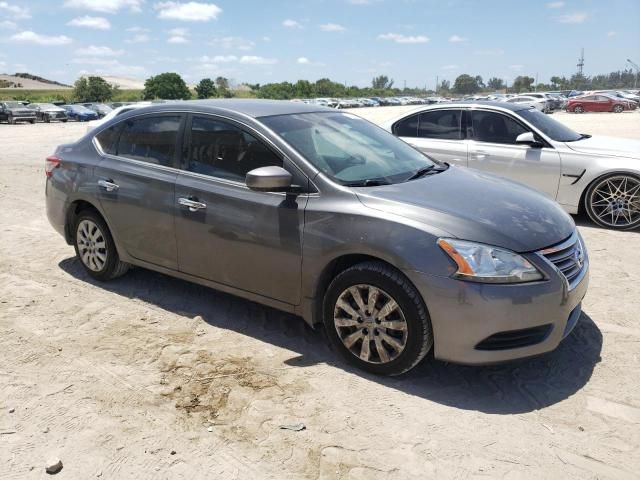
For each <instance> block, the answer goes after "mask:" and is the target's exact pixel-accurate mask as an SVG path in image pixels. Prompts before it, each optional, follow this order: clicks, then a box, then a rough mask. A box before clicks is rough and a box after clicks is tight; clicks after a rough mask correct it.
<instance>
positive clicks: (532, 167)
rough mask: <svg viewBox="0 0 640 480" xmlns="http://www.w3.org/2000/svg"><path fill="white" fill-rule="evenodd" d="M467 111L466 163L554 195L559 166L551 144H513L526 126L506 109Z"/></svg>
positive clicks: (527, 130) (558, 156)
mask: <svg viewBox="0 0 640 480" xmlns="http://www.w3.org/2000/svg"><path fill="white" fill-rule="evenodd" d="M468 115H469V116H470V117H471V118H469V119H468V120H467V122H466V123H467V138H469V162H468V165H469V167H471V168H475V169H477V170H482V171H484V172H488V173H493V174H495V175H500V176H502V177H506V178H510V179H512V180H515V181H518V182H521V183H524V184H526V185H529V186H530V187H533V188H535V189H536V190H539V191H541V192H544V193H546V194H547V195H549V196H550V197H551V198H553V199H555V198H556V195H557V194H558V184H559V182H560V171H561V168H560V155H559V153H558V152H557V151H556V150H555V149H554V148H553V147H551V146H550V145H547V144H545V143H544V142H542V144H543V145H544V146H542V147H532V146H529V145H517V144H516V137H517V136H518V135H520V134H521V133H525V132H529V131H530V130H529V129H528V128H527V127H526V126H525V125H524V124H522V123H521V122H519V121H518V120H517V119H515V118H514V117H513V116H511V115H507V114H506V113H502V112H496V111H489V110H483V109H472V110H470V111H469V113H468ZM534 135H535V134H534ZM541 140H542V139H541Z"/></svg>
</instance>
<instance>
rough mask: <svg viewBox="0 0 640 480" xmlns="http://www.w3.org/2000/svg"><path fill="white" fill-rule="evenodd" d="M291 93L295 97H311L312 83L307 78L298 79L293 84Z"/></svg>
mask: <svg viewBox="0 0 640 480" xmlns="http://www.w3.org/2000/svg"><path fill="white" fill-rule="evenodd" d="M293 94H294V96H295V97H297V98H309V97H313V85H311V83H310V82H309V81H308V80H298V81H297V82H296V83H295V85H294V86H293Z"/></svg>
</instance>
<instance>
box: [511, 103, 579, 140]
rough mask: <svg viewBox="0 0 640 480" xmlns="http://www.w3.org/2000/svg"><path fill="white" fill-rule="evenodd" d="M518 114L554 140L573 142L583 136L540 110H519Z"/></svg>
mask: <svg viewBox="0 0 640 480" xmlns="http://www.w3.org/2000/svg"><path fill="white" fill-rule="evenodd" d="M518 114H519V115H520V116H521V117H522V118H524V119H525V120H527V121H528V122H529V123H531V124H532V125H533V126H534V127H536V128H537V129H538V130H540V131H541V132H542V133H544V134H545V135H547V136H548V137H549V138H551V139H553V140H555V141H556V142H575V141H576V140H581V139H582V138H584V137H583V135H580V134H579V133H576V132H574V131H573V130H571V129H570V128H569V127H565V126H564V125H563V124H561V123H560V122H558V121H557V120H554V119H553V118H551V117H549V115H546V114H544V113H542V112H541V111H540V110H535V109H527V110H520V111H519V112H518Z"/></svg>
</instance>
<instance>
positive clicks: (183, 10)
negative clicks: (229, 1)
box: [153, 2, 222, 22]
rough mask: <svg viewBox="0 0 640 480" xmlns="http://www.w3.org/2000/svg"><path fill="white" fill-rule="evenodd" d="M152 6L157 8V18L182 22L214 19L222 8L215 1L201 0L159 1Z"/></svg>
mask: <svg viewBox="0 0 640 480" xmlns="http://www.w3.org/2000/svg"><path fill="white" fill-rule="evenodd" d="M153 8H155V9H156V10H158V18H162V19H164V20H181V21H183V22H208V21H209V20H216V19H217V18H218V16H219V15H220V14H221V13H222V9H221V8H220V7H218V6H217V5H216V4H215V3H203V2H187V3H180V2H160V3H156V4H155V5H154V6H153Z"/></svg>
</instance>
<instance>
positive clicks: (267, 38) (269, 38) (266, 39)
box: [262, 37, 271, 42]
mask: <svg viewBox="0 0 640 480" xmlns="http://www.w3.org/2000/svg"><path fill="white" fill-rule="evenodd" d="M262 40H263V41H264V42H270V41H271V37H262Z"/></svg>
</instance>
